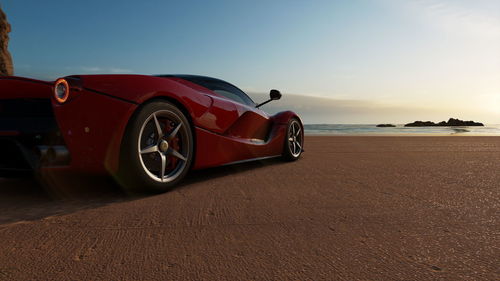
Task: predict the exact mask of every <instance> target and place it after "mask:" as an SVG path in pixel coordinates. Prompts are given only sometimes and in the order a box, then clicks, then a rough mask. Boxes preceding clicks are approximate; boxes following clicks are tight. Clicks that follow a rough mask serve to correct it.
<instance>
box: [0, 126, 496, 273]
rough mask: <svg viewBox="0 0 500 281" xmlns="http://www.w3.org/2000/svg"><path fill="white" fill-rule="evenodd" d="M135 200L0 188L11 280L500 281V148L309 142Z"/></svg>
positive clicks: (90, 192) (1, 263)
mask: <svg viewBox="0 0 500 281" xmlns="http://www.w3.org/2000/svg"><path fill="white" fill-rule="evenodd" d="M305 145H306V146H305V153H304V154H303V157H302V158H301V159H300V160H299V161H297V162H293V163H285V162H281V161H280V160H277V159H275V160H267V161H262V162H254V163H246V164H240V165H236V166H227V167H220V168H215V169H209V170H203V171H196V172H192V173H191V174H190V176H189V179H187V180H186V181H185V182H184V183H183V184H182V185H181V186H179V187H178V188H177V189H175V190H173V191H171V192H168V193H165V194H159V195H153V196H141V197H137V196H135V197H131V196H128V195H126V194H124V193H123V192H121V191H120V190H119V188H117V187H116V186H115V185H113V184H112V183H111V181H109V180H105V179H85V180H83V179H81V180H80V182H79V183H72V185H73V184H74V187H73V186H72V187H69V186H67V188H68V190H69V191H68V190H66V191H65V192H64V193H65V195H64V199H55V198H53V196H51V195H50V194H48V193H47V192H46V191H44V190H43V189H42V188H41V187H40V186H39V185H37V184H36V183H35V182H33V181H31V180H13V179H8V180H7V179H0V241H2V242H1V243H0V280H437V279H439V280H498V279H499V278H500V270H499V268H500V266H499V260H500V247H499V245H500V236H499V234H500V233H499V231H500V221H499V217H500V213H499V212H500V173H499V169H500V137H392V136H391V137H389V136H387V137H326V136H325V137H316V136H315V137H312V136H310V137H306V143H305Z"/></svg>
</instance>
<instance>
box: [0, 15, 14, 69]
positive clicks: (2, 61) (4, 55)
mask: <svg viewBox="0 0 500 281" xmlns="http://www.w3.org/2000/svg"><path fill="white" fill-rule="evenodd" d="M9 32H10V24H9V23H8V22H7V16H5V13H4V12H3V11H2V8H1V7H0V76H2V75H13V73H14V67H13V65H12V57H11V55H10V53H9V50H8V46H9Z"/></svg>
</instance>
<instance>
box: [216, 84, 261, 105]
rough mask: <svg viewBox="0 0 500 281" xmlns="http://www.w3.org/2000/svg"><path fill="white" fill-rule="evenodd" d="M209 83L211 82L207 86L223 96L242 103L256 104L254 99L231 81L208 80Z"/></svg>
mask: <svg viewBox="0 0 500 281" xmlns="http://www.w3.org/2000/svg"><path fill="white" fill-rule="evenodd" d="M207 84H209V85H207V86H208V87H207V88H209V89H210V90H212V91H214V92H215V93H217V94H219V95H221V96H224V97H226V98H228V99H231V100H233V101H236V102H239V103H242V104H246V105H249V106H255V103H254V102H253V101H252V99H250V98H249V97H248V96H247V95H246V94H245V93H244V92H243V91H242V90H240V89H238V88H236V87H235V86H233V85H231V84H229V83H226V82H223V81H217V80H213V81H210V82H208V83H207Z"/></svg>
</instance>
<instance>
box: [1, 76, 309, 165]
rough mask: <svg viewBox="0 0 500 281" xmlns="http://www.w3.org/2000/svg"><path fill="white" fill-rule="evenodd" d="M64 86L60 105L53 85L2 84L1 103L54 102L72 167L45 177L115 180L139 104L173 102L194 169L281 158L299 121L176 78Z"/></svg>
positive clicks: (72, 81)
mask: <svg viewBox="0 0 500 281" xmlns="http://www.w3.org/2000/svg"><path fill="white" fill-rule="evenodd" d="M66 79H67V81H68V83H69V85H70V97H69V99H68V101H67V102H65V103H63V104H59V103H58V102H57V101H56V100H55V99H54V98H52V96H53V83H51V82H44V81H38V80H33V79H26V78H20V77H2V78H0V100H7V99H20V98H25V99H29V98H43V99H51V100H52V109H53V114H54V116H55V119H56V121H57V125H58V127H59V130H60V133H61V135H62V138H63V139H64V143H65V145H66V146H67V148H68V151H69V153H70V155H71V161H70V163H69V164H68V165H65V166H58V167H42V169H44V170H46V171H50V170H58V169H69V170H76V171H85V172H94V173H106V172H107V173H111V174H114V173H116V172H117V171H118V168H119V163H120V149H121V142H122V139H123V136H124V134H125V131H126V128H127V124H128V123H129V121H130V120H131V118H132V116H133V114H134V112H136V110H137V109H138V108H139V107H140V106H141V105H142V104H144V103H146V102H149V101H151V100H155V99H166V100H168V101H170V102H173V103H175V104H176V105H177V106H178V107H180V108H181V110H183V111H184V112H185V113H186V116H187V117H188V119H189V120H190V122H191V123H192V129H193V133H194V138H195V144H196V146H195V159H194V164H193V166H192V168H193V169H200V168H207V167H213V166H218V165H224V164H229V163H233V162H239V161H244V160H249V159H256V158H263V157H272V156H278V155H281V154H282V150H283V146H284V143H285V136H286V126H287V124H288V122H289V120H290V119H291V118H298V116H297V115H296V114H295V113H293V112H291V111H286V112H281V113H278V114H276V115H274V116H268V115H267V114H266V113H265V112H264V111H262V110H260V109H257V108H255V107H251V106H248V105H245V104H241V103H238V102H235V101H232V100H229V99H227V98H225V97H223V96H221V95H218V94H217V93H215V92H212V91H210V90H208V89H206V88H204V87H201V86H199V85H197V84H194V83H191V82H189V81H186V80H183V79H180V78H175V77H168V78H167V77H155V76H146V75H80V76H68V77H66ZM299 120H300V119H299ZM17 134H22V132H17V131H12V130H10V131H8V130H2V128H0V137H6V136H13V135H17Z"/></svg>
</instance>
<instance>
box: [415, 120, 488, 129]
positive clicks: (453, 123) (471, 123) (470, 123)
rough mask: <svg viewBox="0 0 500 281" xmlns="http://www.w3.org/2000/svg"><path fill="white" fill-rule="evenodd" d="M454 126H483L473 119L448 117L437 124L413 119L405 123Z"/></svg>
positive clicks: (419, 125) (424, 125) (418, 125)
mask: <svg viewBox="0 0 500 281" xmlns="http://www.w3.org/2000/svg"><path fill="white" fill-rule="evenodd" d="M454 126H484V124H483V123H479V122H474V121H463V120H460V119H454V118H450V119H449V120H448V122H446V121H441V122H439V123H437V124H436V123H434V122H431V121H415V122H413V123H408V124H406V125H405V127H454Z"/></svg>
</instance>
